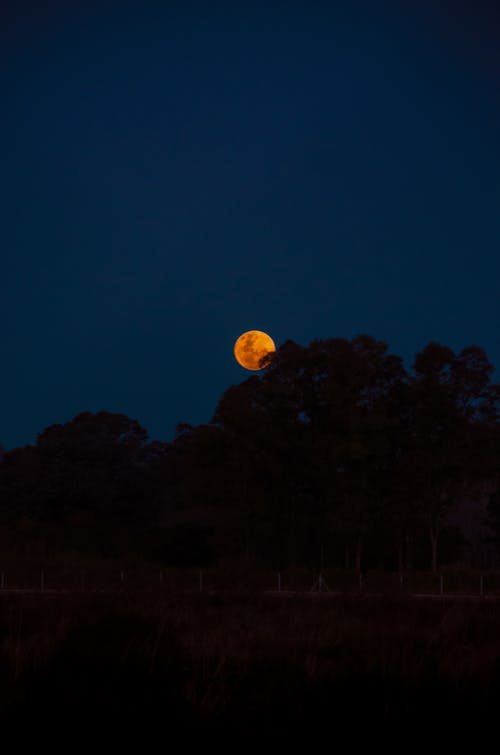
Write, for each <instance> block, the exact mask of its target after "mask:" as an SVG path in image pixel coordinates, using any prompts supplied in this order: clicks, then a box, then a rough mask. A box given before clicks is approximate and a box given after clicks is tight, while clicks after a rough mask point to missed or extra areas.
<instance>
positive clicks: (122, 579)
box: [120, 571, 125, 585]
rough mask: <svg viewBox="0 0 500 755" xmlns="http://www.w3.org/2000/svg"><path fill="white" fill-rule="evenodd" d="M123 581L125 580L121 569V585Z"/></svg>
mask: <svg viewBox="0 0 500 755" xmlns="http://www.w3.org/2000/svg"><path fill="white" fill-rule="evenodd" d="M124 581H125V574H124V573H123V572H122V571H121V572H120V582H121V583H122V585H123V583H124Z"/></svg>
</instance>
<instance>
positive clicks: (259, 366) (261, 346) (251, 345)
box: [234, 330, 276, 370]
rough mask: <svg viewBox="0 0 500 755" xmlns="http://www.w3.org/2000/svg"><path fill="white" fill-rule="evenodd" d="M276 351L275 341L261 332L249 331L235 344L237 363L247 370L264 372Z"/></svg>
mask: <svg viewBox="0 0 500 755" xmlns="http://www.w3.org/2000/svg"><path fill="white" fill-rule="evenodd" d="M275 351H276V346H275V345H274V341H273V339H272V338H271V336H268V335H267V333H263V332H262V331H261V330H247V332H246V333H242V334H241V336H240V337H239V338H238V340H237V341H236V343H235V344H234V356H235V358H236V361H237V362H238V364H241V366H242V367H245V369H247V370H263V369H264V367H267V366H268V364H269V361H270V357H271V355H272V354H274V352H275ZM266 357H267V358H266Z"/></svg>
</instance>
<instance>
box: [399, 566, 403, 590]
mask: <svg viewBox="0 0 500 755" xmlns="http://www.w3.org/2000/svg"><path fill="white" fill-rule="evenodd" d="M399 592H403V572H402V571H400V572H399Z"/></svg>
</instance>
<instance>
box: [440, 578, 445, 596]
mask: <svg viewBox="0 0 500 755" xmlns="http://www.w3.org/2000/svg"><path fill="white" fill-rule="evenodd" d="M439 594H440V595H441V597H443V594H444V579H443V575H442V574H440V575H439Z"/></svg>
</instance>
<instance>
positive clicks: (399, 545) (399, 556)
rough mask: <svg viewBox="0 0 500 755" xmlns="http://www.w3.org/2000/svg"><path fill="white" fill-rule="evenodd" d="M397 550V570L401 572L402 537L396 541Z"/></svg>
mask: <svg viewBox="0 0 500 755" xmlns="http://www.w3.org/2000/svg"><path fill="white" fill-rule="evenodd" d="M397 552H398V572H399V573H400V574H401V572H402V571H403V569H404V540H403V538H401V537H400V538H399V539H398V542H397Z"/></svg>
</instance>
